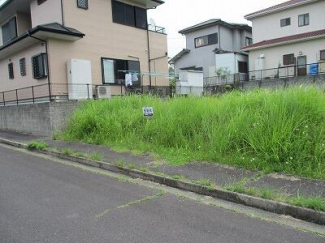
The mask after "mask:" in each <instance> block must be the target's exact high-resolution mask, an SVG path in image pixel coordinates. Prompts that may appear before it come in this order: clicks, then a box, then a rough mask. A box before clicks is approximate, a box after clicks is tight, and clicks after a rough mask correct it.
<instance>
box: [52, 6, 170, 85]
mask: <svg viewBox="0 0 325 243" xmlns="http://www.w3.org/2000/svg"><path fill="white" fill-rule="evenodd" d="M64 19H65V25H66V26H70V27H73V28H75V29H77V30H79V31H81V32H83V33H84V34H85V35H86V36H85V37H84V38H83V39H81V40H78V41H76V42H66V41H61V40H54V39H51V40H49V63H50V73H51V81H52V83H54V82H56V83H62V82H63V83H65V82H67V74H66V63H67V62H68V61H69V60H70V59H71V58H75V59H85V60H90V61H91V63H92V79H93V84H98V85H99V84H102V67H101V58H102V57H105V58H113V59H123V60H135V61H137V60H139V61H140V69H141V71H145V72H147V71H149V65H148V50H147V49H148V47H147V31H146V30H142V29H138V28H134V27H129V26H125V25H121V24H115V23H113V20H112V6H111V1H107V0H97V1H91V2H89V9H88V10H84V9H79V8H77V3H76V1H70V0H65V1H64ZM82 20H85V21H82ZM149 39H150V44H151V48H150V52H151V58H152V59H154V58H157V57H161V56H164V55H165V54H166V52H167V36H166V35H163V34H158V33H154V32H149ZM151 68H152V71H156V72H160V73H168V64H167V56H166V57H164V58H160V59H157V60H155V61H152V63H151ZM143 84H144V85H149V78H148V77H144V80H143ZM155 84H156V85H160V86H168V85H169V80H168V78H161V77H153V78H152V85H155Z"/></svg>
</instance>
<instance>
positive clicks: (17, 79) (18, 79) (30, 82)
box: [0, 43, 48, 95]
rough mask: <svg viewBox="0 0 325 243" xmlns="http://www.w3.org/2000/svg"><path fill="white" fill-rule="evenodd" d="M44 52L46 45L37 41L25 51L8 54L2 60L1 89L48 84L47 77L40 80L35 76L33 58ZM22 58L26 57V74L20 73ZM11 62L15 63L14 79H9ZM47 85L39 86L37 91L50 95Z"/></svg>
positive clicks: (0, 63) (0, 62)
mask: <svg viewBox="0 0 325 243" xmlns="http://www.w3.org/2000/svg"><path fill="white" fill-rule="evenodd" d="M42 52H45V46H44V45H42V44H41V43H37V44H34V45H32V46H29V47H27V48H26V49H24V50H23V51H20V52H18V53H16V54H13V55H11V56H8V57H6V58H4V59H2V60H0V91H8V90H14V89H20V88H25V87H30V86H35V85H42V84H47V83H48V80H47V78H46V79H39V80H37V79H34V78H33V70H32V61H31V58H32V57H33V56H34V55H37V54H39V53H42ZM21 58H25V59H26V76H21V75H20V67H19V60H20V59H21ZM10 62H12V63H13V65H14V79H9V72H8V64H9V63H10ZM45 87H46V85H45V86H44V88H42V89H41V88H39V89H38V90H37V92H39V93H40V94H41V93H44V95H48V92H47V89H48V88H45ZM22 92H24V91H22ZM26 92H27V91H25V93H26ZM28 92H30V91H28ZM46 92H47V93H46ZM45 93H46V94H45Z"/></svg>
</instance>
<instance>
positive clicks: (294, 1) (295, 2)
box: [245, 0, 319, 20]
mask: <svg viewBox="0 0 325 243" xmlns="http://www.w3.org/2000/svg"><path fill="white" fill-rule="evenodd" d="M317 1H319V0H290V1H287V2H284V3H280V4H277V5H274V6H272V7H269V8H266V9H262V10H260V11H257V12H254V13H251V14H248V15H246V16H245V19H248V20H250V19H253V18H256V17H259V16H261V15H266V14H270V13H274V12H278V11H282V10H285V9H288V8H293V7H297V6H300V5H304V4H308V3H311V2H317Z"/></svg>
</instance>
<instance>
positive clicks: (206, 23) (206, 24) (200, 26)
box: [178, 19, 252, 35]
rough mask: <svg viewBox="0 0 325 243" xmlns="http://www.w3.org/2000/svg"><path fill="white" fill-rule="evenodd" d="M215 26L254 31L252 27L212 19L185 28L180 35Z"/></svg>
mask: <svg viewBox="0 0 325 243" xmlns="http://www.w3.org/2000/svg"><path fill="white" fill-rule="evenodd" d="M215 25H223V26H227V27H229V28H234V29H245V30H247V31H250V32H251V31H252V27H250V26H249V25H247V24H237V23H227V22H225V21H222V20H221V19H210V20H207V21H204V22H202V23H199V24H196V25H193V26H191V27H188V28H185V29H183V30H180V31H179V32H178V33H180V34H182V35H184V34H187V33H191V32H193V31H196V30H200V29H204V28H207V27H210V26H215Z"/></svg>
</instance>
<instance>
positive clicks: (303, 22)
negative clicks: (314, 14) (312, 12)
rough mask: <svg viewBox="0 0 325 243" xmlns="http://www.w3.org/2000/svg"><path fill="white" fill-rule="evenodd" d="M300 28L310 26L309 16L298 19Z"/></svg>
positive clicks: (303, 15) (305, 15)
mask: <svg viewBox="0 0 325 243" xmlns="http://www.w3.org/2000/svg"><path fill="white" fill-rule="evenodd" d="M298 24H299V27H301V26H306V25H309V14H302V15H299V17H298Z"/></svg>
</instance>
